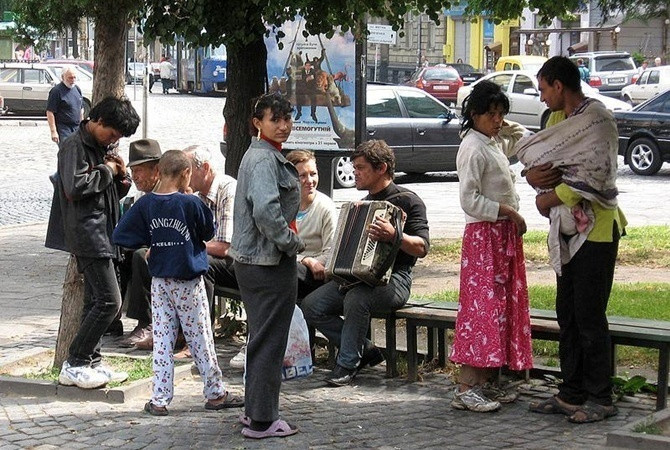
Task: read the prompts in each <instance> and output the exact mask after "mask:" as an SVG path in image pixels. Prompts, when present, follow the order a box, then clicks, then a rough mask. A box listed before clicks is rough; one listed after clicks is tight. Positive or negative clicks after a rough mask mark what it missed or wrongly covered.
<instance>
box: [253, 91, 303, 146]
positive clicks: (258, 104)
mask: <svg viewBox="0 0 670 450" xmlns="http://www.w3.org/2000/svg"><path fill="white" fill-rule="evenodd" d="M252 101H253V105H254V106H253V107H252V109H251V119H250V120H249V132H250V133H251V135H252V136H254V135H255V134H256V133H257V132H258V130H257V129H256V127H254V124H253V119H254V118H255V119H258V120H263V116H265V110H267V109H268V108H269V109H270V111H271V112H272V118H273V119H278V118H280V117H284V118H287V117H288V118H290V117H291V115H292V113H293V107H292V106H291V102H289V101H288V100H286V98H285V97H283V96H282V95H281V94H280V93H272V94H263V95H261V96H260V97H258V98H255V99H254V100H252Z"/></svg>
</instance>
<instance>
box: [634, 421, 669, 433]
mask: <svg viewBox="0 0 670 450" xmlns="http://www.w3.org/2000/svg"><path fill="white" fill-rule="evenodd" d="M633 433H643V434H653V435H660V434H662V433H663V430H661V427H659V426H658V424H656V423H654V422H651V421H645V422H642V423H638V424H637V425H635V426H634V427H633Z"/></svg>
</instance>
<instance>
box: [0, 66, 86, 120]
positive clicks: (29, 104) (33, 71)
mask: <svg viewBox="0 0 670 450" xmlns="http://www.w3.org/2000/svg"><path fill="white" fill-rule="evenodd" d="M58 83H60V77H59V76H58V73H57V71H56V70H55V69H54V67H53V66H49V65H46V64H41V63H31V62H4V63H0V95H1V96H2V97H4V99H5V108H6V109H7V112H8V113H14V114H26V115H27V114H30V115H45V114H46V111H47V100H48V99H49V91H50V90H51V88H52V87H54V86H55V85H56V84H58ZM79 88H80V89H81V93H82V95H83V97H84V104H83V108H84V117H87V116H88V112H89V111H90V109H91V98H92V97H93V92H92V89H91V87H90V86H88V85H86V84H83V83H82V84H79Z"/></svg>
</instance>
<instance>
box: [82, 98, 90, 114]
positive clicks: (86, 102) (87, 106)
mask: <svg viewBox="0 0 670 450" xmlns="http://www.w3.org/2000/svg"><path fill="white" fill-rule="evenodd" d="M81 108H82V109H83V110H84V119H88V113H89V112H91V102H90V101H89V100H88V99H87V98H85V99H84V100H83V101H82V103H81Z"/></svg>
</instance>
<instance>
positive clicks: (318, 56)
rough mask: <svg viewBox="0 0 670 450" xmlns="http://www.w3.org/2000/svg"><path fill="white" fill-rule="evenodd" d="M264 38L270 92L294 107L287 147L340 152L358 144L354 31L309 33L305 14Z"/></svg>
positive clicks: (285, 146) (285, 144)
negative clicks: (278, 33)
mask: <svg viewBox="0 0 670 450" xmlns="http://www.w3.org/2000/svg"><path fill="white" fill-rule="evenodd" d="M280 29H281V31H282V32H284V34H285V36H284V37H283V38H282V39H281V42H282V44H283V47H282V48H281V49H280V48H279V45H278V43H277V40H276V33H273V32H272V31H271V32H270V35H269V36H268V37H266V38H265V45H266V47H267V50H268V56H267V68H268V80H269V83H270V90H269V92H280V93H281V94H282V95H285V96H286V97H287V98H288V100H289V101H290V102H291V105H293V108H294V110H295V112H294V115H293V119H294V120H293V131H292V132H291V137H290V138H289V140H288V141H287V142H285V143H284V145H283V147H284V148H287V149H297V148H301V149H309V150H337V149H345V148H353V147H354V131H355V125H354V124H355V104H356V101H355V86H354V80H355V76H354V75H355V74H354V71H355V67H356V66H355V60H356V58H355V54H356V47H355V42H354V38H353V35H352V34H351V33H350V32H347V33H340V32H337V31H336V32H335V34H334V35H333V37H332V38H330V39H329V38H326V36H325V35H315V36H312V35H308V36H307V37H305V36H304V35H303V31H305V27H304V21H303V20H302V19H301V18H300V17H296V19H295V20H293V21H290V22H286V23H284V24H282V26H281V27H280Z"/></svg>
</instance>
